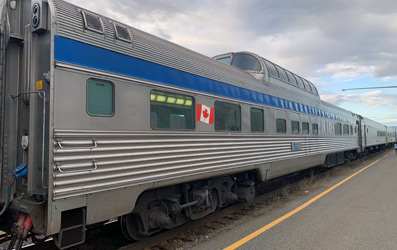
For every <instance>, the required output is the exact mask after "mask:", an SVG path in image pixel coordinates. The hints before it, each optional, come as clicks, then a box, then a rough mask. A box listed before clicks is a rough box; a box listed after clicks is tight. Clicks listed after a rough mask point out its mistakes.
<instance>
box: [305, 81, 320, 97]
mask: <svg viewBox="0 0 397 250" xmlns="http://www.w3.org/2000/svg"><path fill="white" fill-rule="evenodd" d="M307 82H308V83H309V84H310V87H311V88H312V91H313V93H314V94H317V95H318V92H317V89H316V86H314V84H313V83H311V82H309V81H307Z"/></svg>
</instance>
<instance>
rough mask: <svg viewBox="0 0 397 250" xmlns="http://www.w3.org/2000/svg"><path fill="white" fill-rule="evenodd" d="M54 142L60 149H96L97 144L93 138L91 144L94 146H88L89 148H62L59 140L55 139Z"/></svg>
mask: <svg viewBox="0 0 397 250" xmlns="http://www.w3.org/2000/svg"><path fill="white" fill-rule="evenodd" d="M56 142H57V143H58V146H59V147H60V148H61V149H94V148H97V147H98V143H97V140H96V139H95V138H92V143H93V144H94V146H92V147H91V146H89V147H64V146H62V141H61V140H60V139H57V140H56Z"/></svg>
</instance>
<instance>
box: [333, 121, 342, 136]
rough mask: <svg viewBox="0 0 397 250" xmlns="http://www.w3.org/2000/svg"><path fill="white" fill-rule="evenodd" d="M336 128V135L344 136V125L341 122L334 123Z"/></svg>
mask: <svg viewBox="0 0 397 250" xmlns="http://www.w3.org/2000/svg"><path fill="white" fill-rule="evenodd" d="M334 128H335V135H341V134H342V124H341V123H339V122H335V123H334Z"/></svg>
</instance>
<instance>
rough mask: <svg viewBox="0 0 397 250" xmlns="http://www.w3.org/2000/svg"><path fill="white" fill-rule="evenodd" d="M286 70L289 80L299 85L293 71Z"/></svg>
mask: <svg viewBox="0 0 397 250" xmlns="http://www.w3.org/2000/svg"><path fill="white" fill-rule="evenodd" d="M285 72H287V75H288V80H289V82H290V83H291V84H294V85H298V83H297V82H296V79H295V77H294V76H293V75H292V74H291V72H289V71H287V70H286V71H285Z"/></svg>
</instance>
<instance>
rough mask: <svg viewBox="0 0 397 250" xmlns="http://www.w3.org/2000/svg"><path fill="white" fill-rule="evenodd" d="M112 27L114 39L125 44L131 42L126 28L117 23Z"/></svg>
mask: <svg viewBox="0 0 397 250" xmlns="http://www.w3.org/2000/svg"><path fill="white" fill-rule="evenodd" d="M114 27H115V30H116V38H118V39H120V40H123V41H126V42H131V36H130V32H129V31H128V28H127V27H125V26H121V25H120V24H117V23H114Z"/></svg>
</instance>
